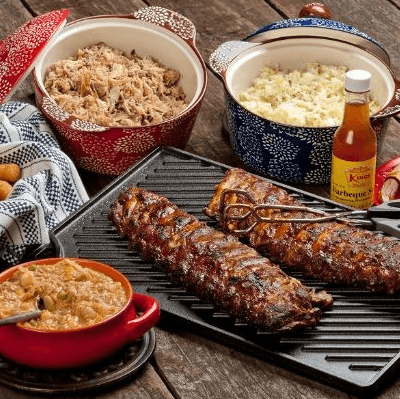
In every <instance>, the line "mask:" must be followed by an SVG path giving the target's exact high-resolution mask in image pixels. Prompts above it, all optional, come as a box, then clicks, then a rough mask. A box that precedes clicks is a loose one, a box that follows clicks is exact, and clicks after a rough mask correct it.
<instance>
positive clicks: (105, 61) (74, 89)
mask: <svg viewBox="0 0 400 399" xmlns="http://www.w3.org/2000/svg"><path fill="white" fill-rule="evenodd" d="M179 79H180V74H179V72H178V71H176V70H173V69H168V68H165V67H164V66H163V65H162V64H160V63H159V62H157V61H156V60H154V59H152V58H151V57H143V58H142V57H140V56H138V55H137V54H136V53H135V51H132V53H131V54H130V55H129V54H126V53H124V52H123V51H120V50H116V49H113V48H111V47H109V46H107V45H106V44H104V43H99V44H95V45H92V46H90V47H85V48H83V49H80V50H78V52H77V53H76V54H75V55H74V56H72V57H70V58H68V59H67V60H61V61H58V62H56V63H55V64H53V65H51V66H50V68H49V69H48V71H47V75H46V78H45V82H44V84H45V88H46V90H47V92H48V93H49V95H50V96H51V97H52V98H53V99H54V100H55V101H56V102H57V104H58V105H59V106H60V107H61V108H62V109H64V110H65V111H67V112H68V113H70V114H71V115H73V116H74V117H76V118H79V119H82V120H87V121H90V122H92V123H95V124H98V125H103V126H145V125H149V124H154V123H158V122H161V121H163V120H166V119H169V118H171V117H173V116H175V115H177V114H179V113H180V112H181V111H183V110H184V109H185V108H186V106H187V103H186V101H185V94H184V92H183V89H182V87H180V86H178V81H179Z"/></svg>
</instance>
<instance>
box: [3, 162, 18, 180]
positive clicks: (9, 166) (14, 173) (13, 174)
mask: <svg viewBox="0 0 400 399" xmlns="http://www.w3.org/2000/svg"><path fill="white" fill-rule="evenodd" d="M20 178H21V168H20V167H19V165H17V164H16V163H3V164H0V180H5V181H8V182H9V183H15V182H16V181H17V180H19V179H20Z"/></svg>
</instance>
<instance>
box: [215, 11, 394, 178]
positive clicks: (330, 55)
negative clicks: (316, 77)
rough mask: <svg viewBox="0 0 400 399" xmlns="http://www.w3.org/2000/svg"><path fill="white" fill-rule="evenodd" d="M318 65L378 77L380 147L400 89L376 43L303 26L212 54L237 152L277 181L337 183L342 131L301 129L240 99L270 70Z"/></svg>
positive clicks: (261, 32) (313, 23)
mask: <svg viewBox="0 0 400 399" xmlns="http://www.w3.org/2000/svg"><path fill="white" fill-rule="evenodd" d="M278 32H279V33H278ZM351 38H354V43H352V42H351V40H350V39H351ZM361 44H363V45H361ZM311 62H318V63H320V64H325V65H341V66H345V67H347V68H348V69H366V70H368V71H369V72H371V75H372V90H371V93H372V95H373V96H374V98H377V99H378V101H379V103H380V104H381V105H382V108H381V110H380V111H379V112H378V113H376V114H375V115H373V117H372V118H371V123H372V125H373V127H374V129H375V131H376V133H377V138H378V144H379V146H381V144H382V141H383V138H384V134H385V132H386V129H387V126H388V122H389V117H390V116H393V115H395V114H397V113H399V112H400V82H399V81H398V80H397V79H396V78H395V76H394V74H393V73H392V71H391V69H390V67H389V59H388V56H387V54H386V52H385V50H384V49H383V48H382V46H381V45H380V44H379V43H378V42H377V41H376V40H375V39H374V38H371V37H370V36H368V35H367V34H365V33H363V32H361V31H359V30H356V29H351V27H349V26H348V25H345V24H340V23H338V22H337V21H331V20H329V21H328V20H321V19H319V18H297V19H294V20H287V21H282V22H279V23H275V24H272V25H268V26H265V27H262V28H260V29H258V30H257V31H256V32H253V33H252V34H251V35H249V36H248V37H247V38H246V39H245V40H243V41H231V42H226V43H223V44H222V45H220V46H219V47H218V48H217V49H216V50H215V51H214V52H213V53H212V55H211V57H210V65H211V67H212V69H213V70H214V71H215V72H216V73H217V74H218V75H219V76H220V77H221V79H222V81H223V83H224V86H225V102H226V108H227V113H226V127H227V130H228V131H229V134H230V140H231V145H232V147H233V148H234V150H235V152H236V154H237V155H238V156H239V157H240V158H241V159H242V160H243V162H244V163H245V164H246V165H247V166H248V167H249V168H251V169H253V170H254V171H257V172H260V173H263V174H266V175H267V176H269V177H271V178H273V179H275V180H281V181H284V182H289V183H306V184H326V183H329V180H330V166H331V153H332V138H333V134H334V132H335V131H336V129H337V127H338V126H331V127H299V126H292V125H288V124H284V123H281V122H277V121H272V120H268V119H265V118H262V117H260V116H258V115H256V114H254V113H252V112H251V111H248V110H247V109H245V108H244V107H243V106H242V105H241V104H240V103H239V101H238V100H237V96H238V94H239V93H240V92H242V91H244V90H246V89H247V88H248V87H250V86H251V84H252V81H253V80H254V79H255V78H256V77H257V76H259V72H260V70H261V68H262V67H264V66H265V65H268V66H271V67H277V68H280V69H289V70H293V69H303V68H305V67H306V65H307V64H308V63H311ZM378 148H379V147H378Z"/></svg>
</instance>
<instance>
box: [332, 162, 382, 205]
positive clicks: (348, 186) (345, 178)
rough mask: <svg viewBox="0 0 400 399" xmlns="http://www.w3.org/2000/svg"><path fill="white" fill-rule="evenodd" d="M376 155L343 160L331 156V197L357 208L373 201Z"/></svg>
mask: <svg viewBox="0 0 400 399" xmlns="http://www.w3.org/2000/svg"><path fill="white" fill-rule="evenodd" d="M375 168H376V157H373V158H371V159H368V160H366V161H357V162H353V161H344V160H342V159H340V158H337V157H335V156H334V155H333V156H332V174H331V176H332V177H331V199H332V200H334V201H337V202H340V203H342V204H345V205H349V206H352V207H354V208H359V209H367V208H369V207H370V206H371V205H372V204H373V202H374V186H375Z"/></svg>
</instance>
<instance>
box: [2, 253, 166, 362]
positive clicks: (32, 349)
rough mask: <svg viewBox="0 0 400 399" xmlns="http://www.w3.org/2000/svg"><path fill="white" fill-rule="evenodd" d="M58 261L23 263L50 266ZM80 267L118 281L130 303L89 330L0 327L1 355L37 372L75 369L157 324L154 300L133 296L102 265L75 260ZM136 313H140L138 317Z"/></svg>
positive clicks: (4, 277) (6, 274)
mask: <svg viewBox="0 0 400 399" xmlns="http://www.w3.org/2000/svg"><path fill="white" fill-rule="evenodd" d="M59 260H60V258H51V259H42V260H37V261H32V262H27V263H23V264H22V265H19V266H23V267H29V266H30V265H32V264H39V265H50V264H54V263H56V262H58V261H59ZM75 260H76V261H77V262H78V263H79V264H80V265H82V266H83V267H90V268H92V269H96V270H98V271H100V272H103V273H105V274H107V275H108V276H110V277H112V278H113V279H114V280H117V281H120V282H121V283H122V285H123V287H124V288H125V290H126V292H127V293H128V295H129V297H130V299H129V300H128V302H127V303H126V305H125V306H124V307H123V308H122V309H121V310H120V311H119V312H118V313H117V314H115V315H114V316H112V317H109V318H108V319H106V320H104V321H102V322H100V323H97V324H94V325H92V326H89V327H84V328H79V329H69V330H57V331H50V330H39V329H32V328H28V327H24V326H22V325H20V324H11V325H5V326H1V327H0V354H2V355H3V356H5V357H7V358H9V359H11V360H13V361H15V362H17V363H21V364H25V365H28V366H31V367H37V368H49V369H63V368H75V367H81V366H85V365H88V364H91V363H95V362H97V361H99V360H101V359H104V358H106V357H108V356H110V355H112V354H113V353H115V352H116V351H117V350H119V349H121V348H122V347H123V346H124V345H126V344H129V343H131V342H134V341H136V340H137V339H138V338H140V337H141V336H142V335H143V334H145V333H146V332H147V331H148V330H149V329H150V328H152V327H153V326H154V325H155V324H156V323H157V321H158V319H159V316H160V309H159V306H158V303H157V301H156V300H155V299H153V298H151V297H149V296H147V295H142V294H136V293H134V292H133V289H132V286H131V284H130V282H129V281H128V280H127V279H126V277H125V276H124V275H123V274H121V273H120V272H118V271H117V270H115V269H113V268H112V267H110V266H107V265H105V264H102V263H99V262H95V261H91V260H84V259H75ZM19 266H14V267H12V268H10V269H7V270H5V271H4V272H3V273H1V274H0V282H3V281H5V280H7V279H8V278H10V277H11V276H12V275H13V274H14V273H15V272H16V270H17V268H18V267H19ZM136 309H137V310H138V311H140V312H141V316H140V317H138V316H137V314H136Z"/></svg>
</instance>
